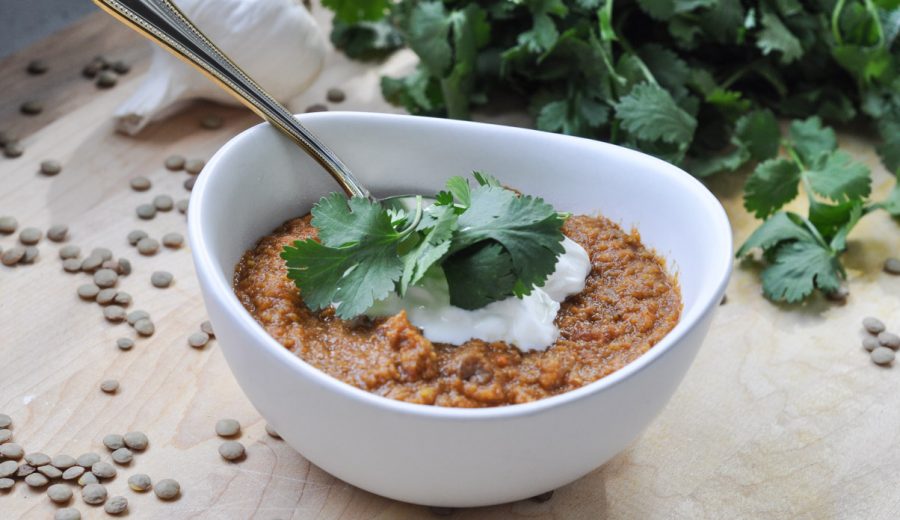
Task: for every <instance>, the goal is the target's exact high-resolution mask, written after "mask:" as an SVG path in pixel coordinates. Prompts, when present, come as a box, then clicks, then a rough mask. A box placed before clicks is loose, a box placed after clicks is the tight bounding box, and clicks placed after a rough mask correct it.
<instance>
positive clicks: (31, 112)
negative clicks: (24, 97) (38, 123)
mask: <svg viewBox="0 0 900 520" xmlns="http://www.w3.org/2000/svg"><path fill="white" fill-rule="evenodd" d="M19 111H20V112H22V113H23V114H25V115H27V116H36V115H38V114H40V113H41V112H43V111H44V104H43V103H41V102H40V101H37V100H30V101H26V102H24V103H22V104H21V105H20V106H19Z"/></svg>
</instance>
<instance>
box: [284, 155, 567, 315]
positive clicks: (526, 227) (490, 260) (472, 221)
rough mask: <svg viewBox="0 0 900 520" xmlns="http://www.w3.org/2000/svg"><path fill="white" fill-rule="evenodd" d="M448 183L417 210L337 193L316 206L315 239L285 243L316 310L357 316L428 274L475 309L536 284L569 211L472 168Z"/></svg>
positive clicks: (552, 257) (556, 248) (552, 260)
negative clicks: (438, 274) (439, 275)
mask: <svg viewBox="0 0 900 520" xmlns="http://www.w3.org/2000/svg"><path fill="white" fill-rule="evenodd" d="M474 177H475V179H476V181H477V186H474V187H472V186H471V185H470V184H469V181H468V180H466V179H464V178H462V177H453V178H451V179H450V180H448V181H447V185H446V187H447V191H443V192H441V193H439V194H438V195H437V196H436V202H435V203H434V204H433V205H431V206H428V207H427V208H423V207H422V206H421V204H420V205H419V207H418V208H417V209H416V211H415V212H414V213H413V214H410V213H407V212H406V211H398V210H394V209H392V208H386V207H384V206H383V205H382V204H380V203H378V202H374V201H371V200H368V199H364V198H359V197H354V198H351V199H349V200H348V199H346V198H344V196H343V195H341V194H340V193H332V194H330V195H327V196H325V197H322V198H321V199H320V200H319V202H318V203H316V205H315V206H314V207H313V209H312V221H311V224H312V225H313V226H314V227H315V228H316V230H317V232H318V239H317V240H314V239H307V240H298V241H296V242H294V244H293V245H292V246H285V248H284V250H283V251H282V253H281V257H282V258H283V259H284V260H285V263H286V265H287V268H288V276H289V277H290V278H291V279H292V280H293V281H294V283H295V284H296V285H297V287H299V288H300V291H301V294H302V295H303V301H304V302H305V303H306V305H307V306H309V307H310V308H311V309H313V310H319V309H324V308H325V307H328V306H334V307H335V313H336V314H337V315H338V316H339V317H341V318H345V319H348V318H352V317H355V316H358V315H360V314H363V313H364V312H365V311H366V310H367V309H369V308H370V307H371V306H372V305H373V304H374V303H375V302H376V301H378V300H381V299H384V298H385V297H387V296H388V295H389V294H390V293H392V292H396V293H397V294H399V295H401V296H402V295H404V294H405V293H406V291H407V290H408V289H409V287H411V286H413V285H416V284H417V283H419V282H420V281H421V280H422V278H423V277H424V276H425V274H426V273H428V272H431V271H433V270H434V269H440V270H442V271H443V274H444V276H446V279H447V284H448V287H449V291H450V303H451V304H452V305H455V306H457V307H461V308H464V309H477V308H480V307H483V306H485V305H487V304H489V303H491V302H493V301H498V300H502V299H504V298H508V297H510V296H518V297H522V296H524V295H526V294H529V293H530V292H531V291H532V290H533V289H534V287H540V286H542V285H543V284H544V282H546V280H547V277H548V276H549V275H550V274H551V273H552V272H553V270H554V268H555V266H556V260H557V258H558V257H559V255H560V254H562V253H563V251H564V249H563V247H562V240H563V234H562V225H563V222H564V221H565V217H566V216H565V215H564V214H561V213H557V212H556V210H554V209H553V207H552V206H550V205H549V204H547V203H546V202H544V201H543V200H542V199H540V198H537V197H532V196H530V195H518V194H516V193H515V192H513V191H511V190H509V189H507V188H504V187H502V186H501V185H500V183H499V182H498V181H497V179H495V178H493V177H491V176H490V175H486V174H483V173H480V172H475V173H474Z"/></svg>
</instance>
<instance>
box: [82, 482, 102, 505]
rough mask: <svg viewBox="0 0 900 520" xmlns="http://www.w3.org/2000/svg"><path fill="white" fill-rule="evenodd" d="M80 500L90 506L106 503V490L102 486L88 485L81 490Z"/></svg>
mask: <svg viewBox="0 0 900 520" xmlns="http://www.w3.org/2000/svg"><path fill="white" fill-rule="evenodd" d="M81 499H82V500H84V503H85V504H90V505H92V506H96V505H100V504H102V503H103V502H106V488H105V487H103V485H102V484H88V485H86V486H84V487H83V488H81Z"/></svg>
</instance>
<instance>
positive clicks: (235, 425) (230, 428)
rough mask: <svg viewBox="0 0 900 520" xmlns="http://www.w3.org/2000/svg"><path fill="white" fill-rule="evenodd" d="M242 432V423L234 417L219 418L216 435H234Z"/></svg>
mask: <svg viewBox="0 0 900 520" xmlns="http://www.w3.org/2000/svg"><path fill="white" fill-rule="evenodd" d="M239 433H241V423H239V422H237V421H236V420H234V419H219V420H218V421H216V435H218V436H219V437H234V436H235V435H237V434H239Z"/></svg>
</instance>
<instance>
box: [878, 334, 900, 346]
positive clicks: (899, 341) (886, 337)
mask: <svg viewBox="0 0 900 520" xmlns="http://www.w3.org/2000/svg"><path fill="white" fill-rule="evenodd" d="M878 343H880V344H881V345H882V346H885V347H887V348H890V349H894V350H897V349H898V348H900V336H898V335H896V334H894V333H893V332H887V331H885V332H882V333H880V334H878Z"/></svg>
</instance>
